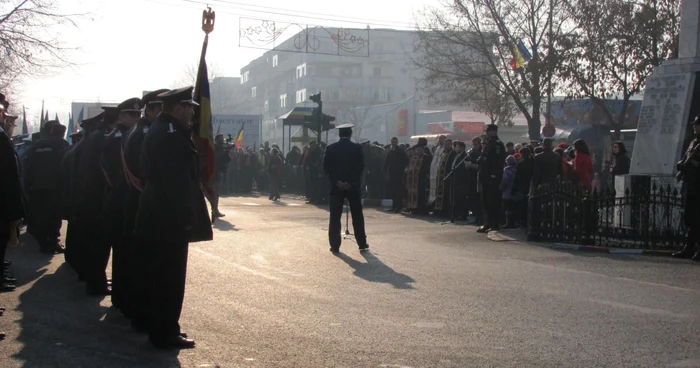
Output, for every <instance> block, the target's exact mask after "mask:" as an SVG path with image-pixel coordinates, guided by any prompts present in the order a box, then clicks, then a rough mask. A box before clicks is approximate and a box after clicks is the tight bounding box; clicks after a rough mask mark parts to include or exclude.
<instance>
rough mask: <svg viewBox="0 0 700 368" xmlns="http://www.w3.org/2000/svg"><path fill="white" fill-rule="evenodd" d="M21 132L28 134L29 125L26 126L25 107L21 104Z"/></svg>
mask: <svg viewBox="0 0 700 368" xmlns="http://www.w3.org/2000/svg"><path fill="white" fill-rule="evenodd" d="M22 134H29V126H27V109H26V108H25V107H24V106H22Z"/></svg>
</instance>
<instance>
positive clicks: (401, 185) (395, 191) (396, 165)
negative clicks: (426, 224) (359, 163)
mask: <svg viewBox="0 0 700 368" xmlns="http://www.w3.org/2000/svg"><path fill="white" fill-rule="evenodd" d="M406 166H408V155H407V154H406V151H404V150H403V148H401V147H400V146H396V147H391V148H390V149H389V152H387V154H386V160H385V161H384V172H386V173H387V174H388V176H389V190H390V191H391V202H392V207H391V210H392V211H395V212H401V210H402V209H403V197H404V196H406V183H405V181H404V178H405V176H406Z"/></svg>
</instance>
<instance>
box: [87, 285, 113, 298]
mask: <svg viewBox="0 0 700 368" xmlns="http://www.w3.org/2000/svg"><path fill="white" fill-rule="evenodd" d="M86 291H87V294H88V295H90V296H107V295H112V289H110V288H109V287H108V286H105V287H104V288H89V287H88V288H86Z"/></svg>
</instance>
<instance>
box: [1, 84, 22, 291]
mask: <svg viewBox="0 0 700 368" xmlns="http://www.w3.org/2000/svg"><path fill="white" fill-rule="evenodd" d="M0 97H2V98H1V99H0V100H3V101H4V99H5V96H2V94H0ZM8 105H9V104H8ZM1 116H2V112H0V117H1ZM1 125H2V124H0V176H1V177H2V180H0V291H10V290H14V288H15V285H14V284H11V283H9V282H8V281H9V280H7V279H6V273H7V272H8V270H7V265H6V264H5V251H6V250H7V242H8V240H9V239H10V224H12V223H18V222H19V221H20V220H21V219H22V218H24V216H25V212H24V202H23V196H22V187H21V184H20V179H19V159H18V157H17V154H16V152H15V150H14V147H13V146H12V140H11V139H10V137H9V136H8V135H7V134H6V133H5V131H4V130H3V129H2V126H1Z"/></svg>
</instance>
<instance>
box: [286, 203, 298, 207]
mask: <svg viewBox="0 0 700 368" xmlns="http://www.w3.org/2000/svg"><path fill="white" fill-rule="evenodd" d="M287 206H292V207H299V206H301V205H300V204H299V203H288V204H287Z"/></svg>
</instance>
